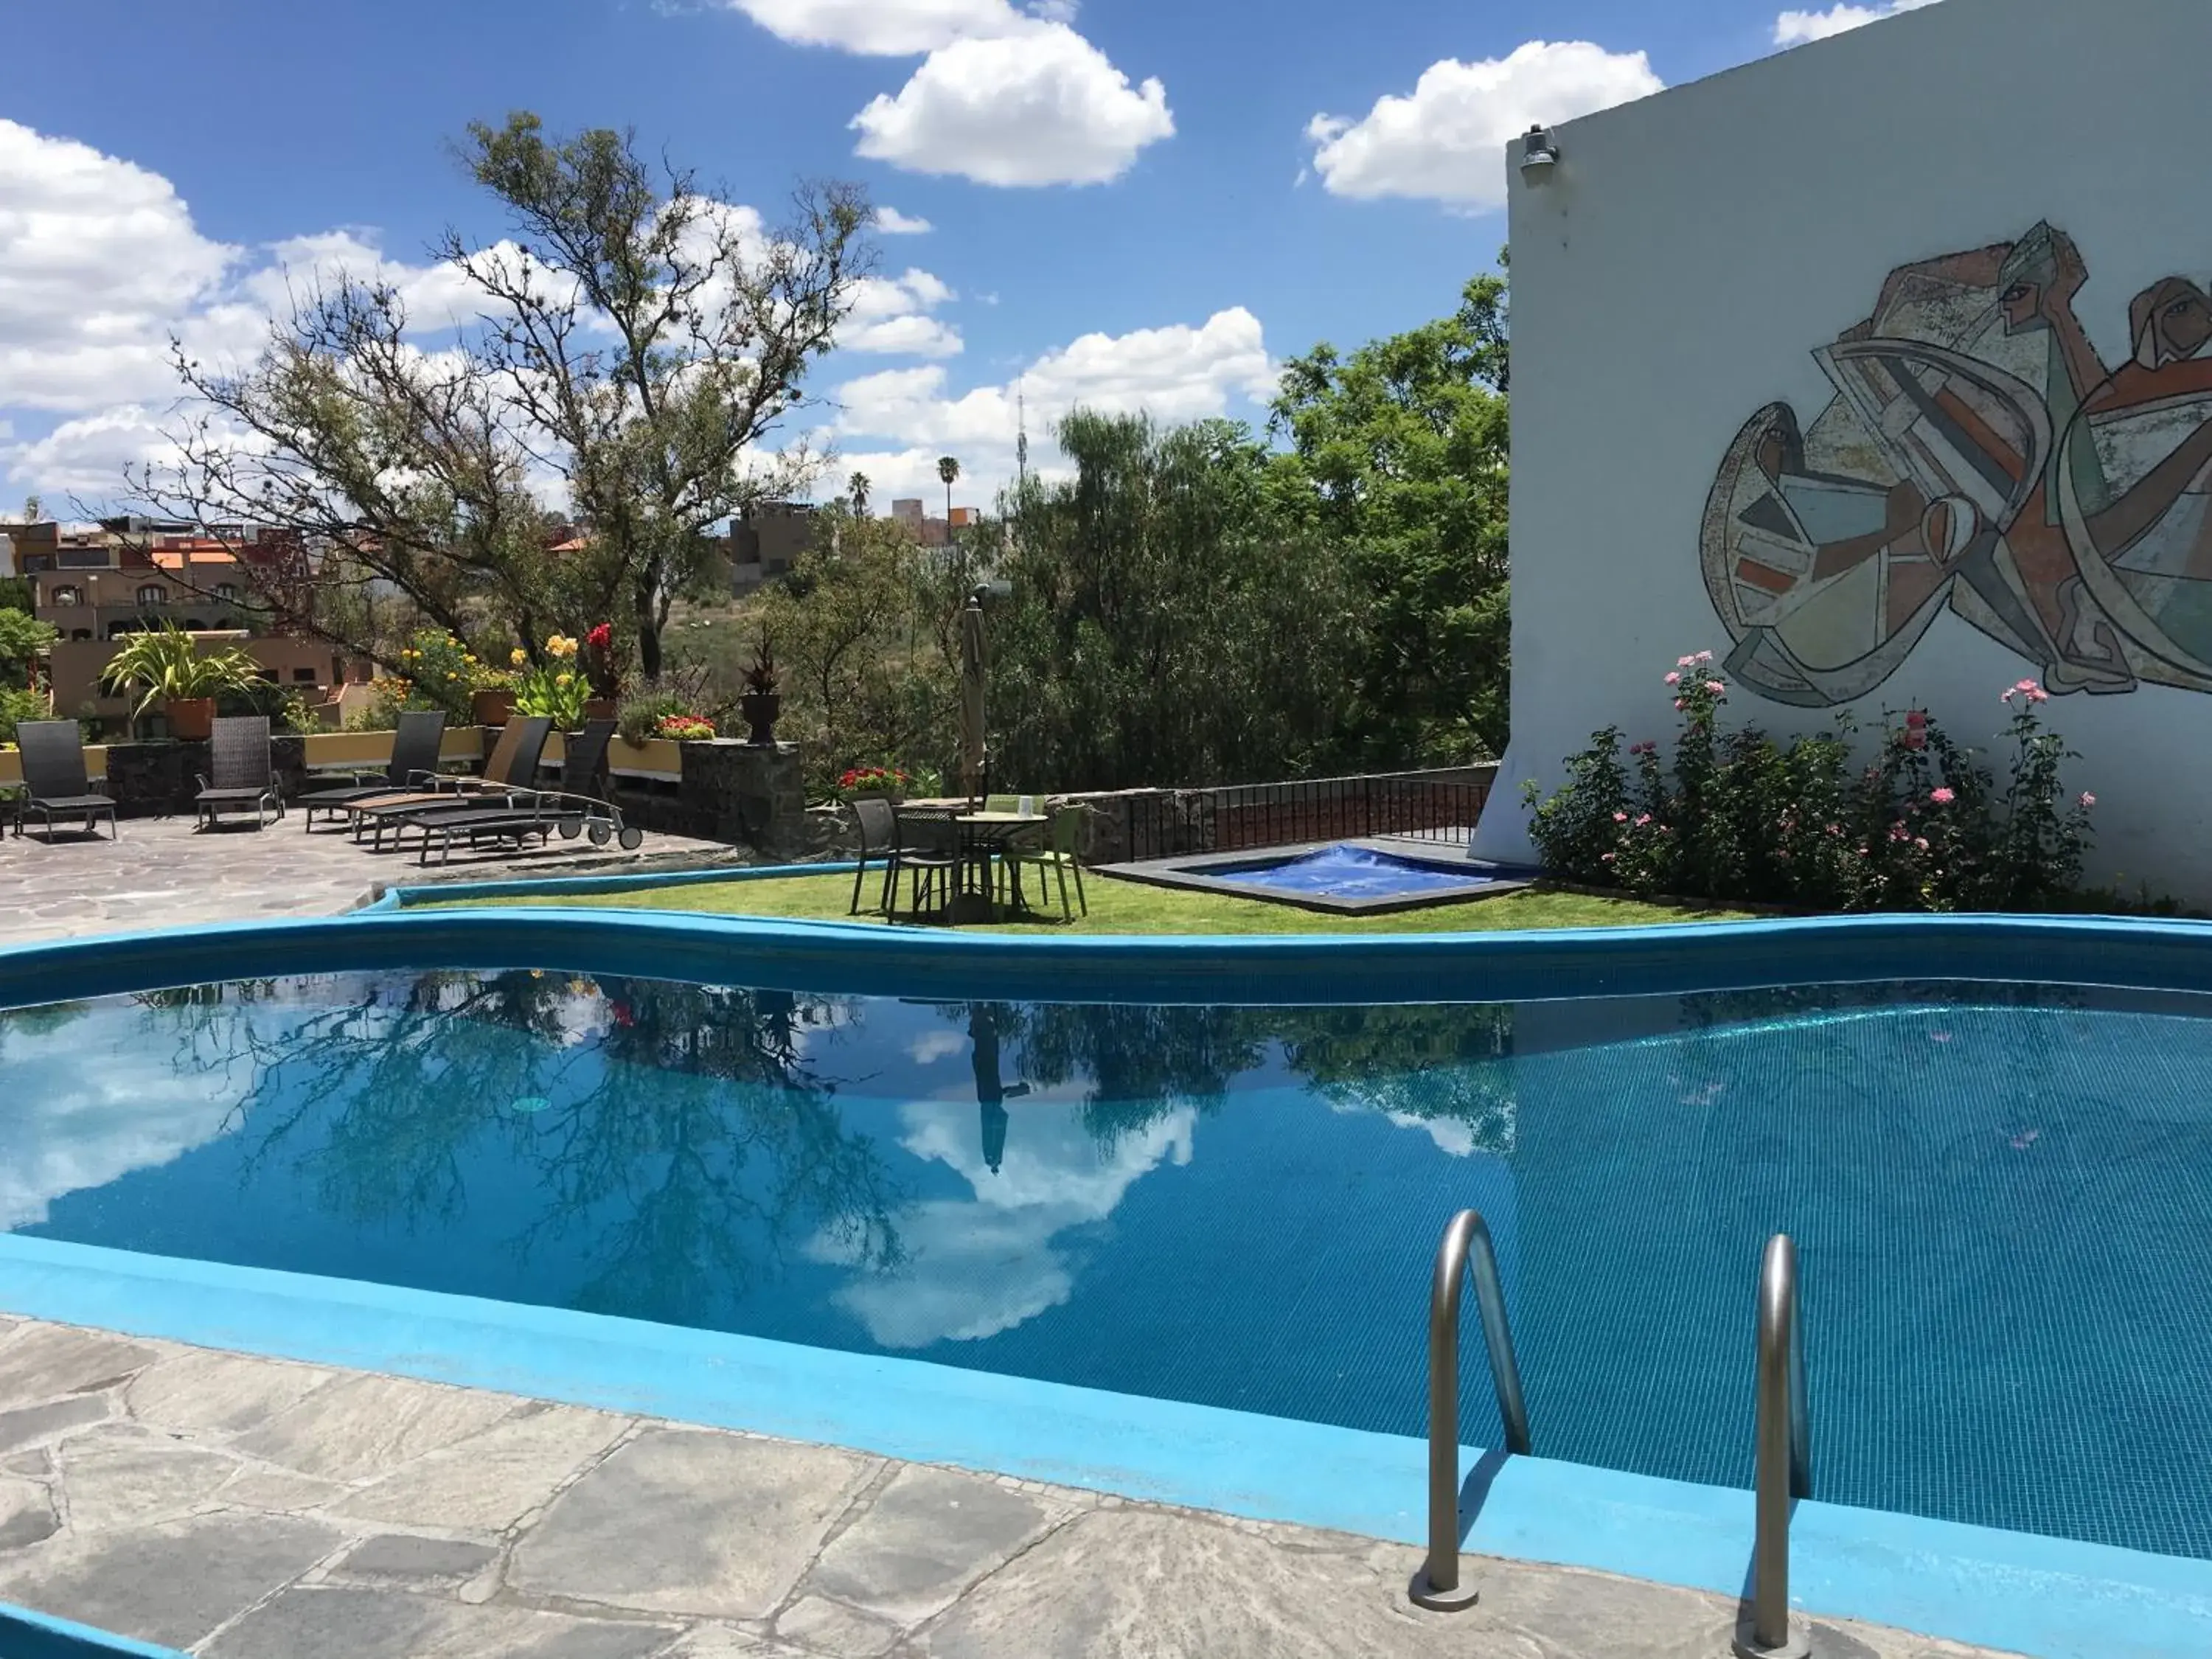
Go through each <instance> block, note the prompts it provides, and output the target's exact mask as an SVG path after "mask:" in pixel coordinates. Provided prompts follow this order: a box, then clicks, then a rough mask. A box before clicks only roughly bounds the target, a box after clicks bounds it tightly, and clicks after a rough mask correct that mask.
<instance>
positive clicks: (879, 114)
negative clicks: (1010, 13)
mask: <svg viewBox="0 0 2212 1659" xmlns="http://www.w3.org/2000/svg"><path fill="white" fill-rule="evenodd" d="M852 125H853V126H854V129H855V130H857V131H859V133H860V142H859V143H858V144H856V145H855V146H854V149H855V150H856V152H857V153H858V154H860V155H863V156H866V157H867V158H868V159H869V160H871V161H889V162H890V163H891V164H892V165H894V166H896V167H904V168H906V169H908V171H909V172H914V173H957V174H958V175H959V176H961V177H963V178H966V179H974V180H975V181H976V182H977V183H979V184H986V185H1087V184H1103V183H1105V182H1106V181H1108V180H1109V179H1116V178H1119V177H1120V176H1121V174H1122V173H1125V172H1127V170H1128V168H1129V167H1130V165H1131V164H1132V163H1133V162H1134V161H1135V160H1136V158H1137V154H1138V152H1139V150H1141V149H1144V147H1145V146H1146V145H1147V144H1150V143H1157V142H1158V140H1160V139H1163V138H1165V137H1170V135H1171V134H1173V132H1174V131H1175V118H1174V116H1173V115H1172V114H1171V113H1170V112H1169V109H1168V102H1167V90H1166V88H1164V87H1163V86H1162V85H1161V84H1160V82H1158V80H1157V79H1152V80H1147V81H1146V82H1143V83H1142V84H1141V85H1139V86H1132V85H1131V84H1130V82H1129V77H1128V76H1127V75H1124V74H1123V73H1122V72H1121V70H1117V69H1115V67H1114V65H1113V64H1111V63H1109V62H1108V61H1107V58H1106V54H1105V53H1103V52H1100V51H1099V50H1098V48H1097V47H1096V46H1092V45H1091V43H1090V42H1089V41H1088V40H1085V39H1084V38H1083V37H1082V36H1081V35H1079V34H1078V33H1076V32H1075V31H1074V30H1073V29H1071V28H1069V27H1067V26H1066V24H1064V23H1045V22H1035V23H1030V24H1029V25H1027V26H1025V27H1022V28H1020V29H1018V30H1017V31H1016V32H1015V33H1012V34H1006V35H1000V36H992V37H986V38H970V39H963V40H956V41H954V42H953V43H952V44H951V45H949V46H944V47H942V48H940V49H939V50H938V51H935V52H932V53H931V54H930V55H929V57H928V58H927V59H926V60H925V61H924V62H923V64H921V67H920V68H919V69H917V70H915V72H914V74H913V76H911V77H910V78H909V79H908V82H907V83H906V85H905V86H903V87H902V88H900V89H899V91H898V93H897V94H896V96H888V95H884V94H878V96H877V97H876V98H875V99H874V100H872V101H871V102H870V103H869V104H868V106H867V107H866V108H865V109H863V110H862V111H861V112H860V113H859V114H858V115H856V116H854V118H853V120H852Z"/></svg>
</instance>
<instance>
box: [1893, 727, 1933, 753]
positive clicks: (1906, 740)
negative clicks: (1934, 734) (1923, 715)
mask: <svg viewBox="0 0 2212 1659" xmlns="http://www.w3.org/2000/svg"><path fill="white" fill-rule="evenodd" d="M1897 746H1898V747H1899V748H1900V749H1910V750H1913V751H1914V752H1916V753H1917V752H1918V751H1919V750H1923V749H1925V748H1926V747H1927V746H1928V734H1927V733H1926V732H1906V733H1905V735H1904V736H1903V737H1901V738H1899V739H1898V740H1897Z"/></svg>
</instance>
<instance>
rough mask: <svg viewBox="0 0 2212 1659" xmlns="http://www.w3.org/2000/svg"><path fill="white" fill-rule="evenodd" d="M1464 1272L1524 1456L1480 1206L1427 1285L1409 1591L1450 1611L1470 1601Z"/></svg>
mask: <svg viewBox="0 0 2212 1659" xmlns="http://www.w3.org/2000/svg"><path fill="white" fill-rule="evenodd" d="M1470 1273H1472V1274H1473V1277H1474V1299H1475V1305H1476V1307H1477V1308H1478V1309H1479V1310H1480V1312H1481V1315H1482V1336H1483V1342H1484V1345H1485V1346H1486V1347H1487V1348H1488V1349H1489V1352H1490V1378H1491V1382H1492V1383H1493V1384H1494V1385H1495V1386H1496V1388H1497V1389H1498V1419H1499V1420H1500V1421H1501V1422H1503V1423H1504V1425H1505V1449H1506V1450H1508V1451H1509V1452H1518V1453H1520V1454H1522V1455H1524V1456H1525V1455H1528V1405H1527V1403H1526V1402H1525V1401H1523V1400H1522V1395H1521V1367H1520V1364H1519V1362H1518V1361H1517V1360H1516V1358H1515V1357H1514V1353H1513V1330H1512V1327H1511V1326H1510V1325H1509V1324H1508V1323H1507V1322H1506V1318H1505V1287H1504V1283H1503V1282H1502V1281H1501V1280H1500V1279H1499V1278H1498V1252H1497V1250H1496V1249H1495V1248H1494V1247H1493V1246H1492V1243H1491V1242H1490V1228H1489V1226H1488V1225H1487V1224H1486V1223H1485V1222H1484V1220H1483V1218H1482V1214H1481V1212H1480V1211H1478V1210H1462V1211H1461V1212H1459V1213H1458V1214H1457V1215H1455V1216H1454V1217H1453V1218H1451V1220H1450V1222H1449V1224H1448V1225H1446V1226H1445V1228H1444V1236H1443V1240H1442V1242H1441V1243H1438V1244H1437V1272H1436V1279H1435V1281H1434V1283H1433V1284H1432V1285H1431V1287H1430V1290H1429V1554H1428V1560H1427V1562H1426V1563H1425V1565H1423V1567H1422V1569H1421V1573H1420V1576H1419V1577H1418V1578H1416V1579H1415V1580H1414V1582H1413V1589H1412V1591H1411V1592H1410V1594H1411V1596H1412V1599H1413V1601H1414V1603H1415V1604H1416V1605H1417V1606H1419V1607H1431V1608H1434V1609H1436V1610H1437V1611H1438V1612H1441V1613H1455V1612H1458V1611H1460V1610H1461V1609H1462V1608H1466V1607H1473V1606H1474V1603H1475V1599H1476V1596H1475V1592H1474V1590H1472V1589H1462V1588H1461V1585H1460V1582H1459V1481H1460V1475H1459V1323H1460V1291H1461V1286H1462V1285H1464V1284H1465V1282H1466V1280H1467V1279H1468V1276H1469V1274H1470Z"/></svg>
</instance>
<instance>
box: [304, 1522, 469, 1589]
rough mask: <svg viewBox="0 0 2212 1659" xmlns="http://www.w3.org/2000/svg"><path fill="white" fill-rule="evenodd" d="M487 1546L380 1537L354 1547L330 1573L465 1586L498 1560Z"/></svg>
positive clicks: (458, 1540) (399, 1535)
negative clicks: (462, 1584) (464, 1584)
mask: <svg viewBox="0 0 2212 1659" xmlns="http://www.w3.org/2000/svg"><path fill="white" fill-rule="evenodd" d="M498 1554H499V1552H498V1550H496V1549H495V1548H494V1547H492V1546H491V1545H489V1544H478V1543H473V1542H471V1541H469V1540H467V1539H463V1538H416V1537H412V1536H410V1535H409V1534H405V1533H383V1534H379V1535H378V1536H376V1537H374V1538H371V1539H368V1540H367V1541H364V1542H362V1544H360V1545H358V1546H357V1547H355V1548H354V1549H353V1550H351V1551H349V1553H347V1555H346V1557H345V1559H343V1560H342V1561H340V1562H339V1563H338V1564H337V1566H335V1567H333V1568H332V1569H331V1571H332V1573H333V1574H336V1575H339V1576H342V1577H347V1578H381V1579H389V1580H392V1581H393V1582H395V1583H409V1584H418V1585H420V1584H435V1583H443V1584H446V1585H448V1586H451V1585H458V1584H461V1583H466V1582H467V1581H468V1580H469V1579H471V1578H473V1577H476V1576H477V1573H479V1572H481V1571H483V1570H484V1568H486V1567H487V1566H489V1565H491V1563H492V1562H493V1560H494V1559H496V1558H497V1557H498Z"/></svg>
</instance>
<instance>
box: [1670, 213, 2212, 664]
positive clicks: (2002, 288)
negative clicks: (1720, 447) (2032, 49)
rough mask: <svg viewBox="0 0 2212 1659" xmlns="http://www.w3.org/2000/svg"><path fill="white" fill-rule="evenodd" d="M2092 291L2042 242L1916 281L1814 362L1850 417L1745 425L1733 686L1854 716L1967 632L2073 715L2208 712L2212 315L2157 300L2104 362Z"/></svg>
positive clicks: (2067, 256) (1740, 454)
mask: <svg viewBox="0 0 2212 1659" xmlns="http://www.w3.org/2000/svg"><path fill="white" fill-rule="evenodd" d="M2087 275H2088V271H2087V265H2086V264H2085V263H2084V262H2083V259H2082V258H2081V253H2080V252H2078V251H2077V250H2076V249H2075V246H2074V244H2073V242H2072V241H2071V240H2069V238H2068V237H2067V236H2066V234H2064V233H2063V231H2058V230H2055V229H2053V228H2051V226H2049V225H2038V226H2036V227H2035V228H2033V229H2032V230H2030V231H2029V232H2028V233H2027V234H2026V235H2024V236H2023V237H2021V239H2020V240H2018V241H2016V242H2007V243H2001V244H1999V245H1997V246H1994V247H1985V248H1980V249H1977V250H1975V251H1973V252H1966V253H1954V254H1950V255H1948V256H1946V257H1944V258H1939V259H1932V260H1929V261H1928V262H1926V263H1925V264H1913V265H1906V266H1904V267H1902V268H1900V269H1899V270H1894V271H1893V272H1891V273H1890V276H1889V278H1888V280H1887V282H1886V283H1884V284H1883V286H1882V290H1881V297H1880V298H1879V300H1878V301H1876V302H1875V308H1874V313H1873V314H1872V315H1871V316H1870V317H1869V318H1868V319H1867V320H1866V321H1864V322H1863V323H1861V324H1859V325H1857V326H1856V327H1854V328H1851V329H1850V330H1848V331H1845V332H1844V334H1843V335H1842V336H1840V337H1838V339H1837V341H1836V343H1834V344H1833V345H1830V346H1825V347H1822V348H1821V349H1819V350H1817V351H1815V352H1814V357H1815V359H1816V360H1817V361H1818V362H1819V363H1820V367H1821V368H1822V370H1823V371H1824V372H1825V373H1826V376H1827V378H1828V381H1829V384H1830V385H1831V386H1832V387H1833V388H1834V395H1833V397H1832V398H1831V399H1830V400H1829V402H1828V403H1827V404H1826V406H1825V407H1823V408H1822V409H1821V410H1820V413H1819V414H1818V415H1817V416H1814V419H1813V421H1812V422H1811V423H1810V424H1808V425H1802V426H1801V425H1800V423H1799V422H1798V419H1797V415H1796V411H1795V410H1793V409H1792V408H1791V407H1790V405H1789V404H1784V403H1777V404H1768V405H1767V406H1766V407H1765V409H1762V410H1759V412H1758V413H1757V414H1756V415H1754V416H1752V418H1751V420H1750V421H1749V422H1748V423H1747V424H1746V425H1745V427H1744V428H1743V429H1742V430H1741V432H1740V433H1738V434H1737V435H1736V438H1735V442H1734V443H1732V444H1730V445H1729V451H1728V455H1727V458H1726V459H1725V460H1723V463H1722V465H1721V469H1720V474H1719V477H1717V480H1716V481H1715V483H1714V485H1713V489H1712V494H1711V496H1710V498H1709V499H1708V501H1707V502H1706V507H1705V523H1704V527H1703V534H1702V538H1701V539H1702V547H1701V555H1702V559H1703V562H1704V568H1705V586H1706V589H1707V591H1708V592H1710V593H1711V596H1712V601H1713V605H1714V606H1715V608H1716V609H1717V610H1718V611H1719V612H1720V616H1721V619H1722V621H1723V623H1726V625H1727V627H1728V630H1729V635H1730V636H1731V637H1732V638H1733V639H1734V641H1735V648H1734V650H1733V651H1732V652H1731V653H1730V654H1729V660H1728V666H1729V671H1730V677H1731V678H1733V679H1734V680H1735V681H1736V682H1737V683H1738V684H1743V685H1747V686H1749V687H1751V688H1752V689H1753V690H1757V691H1759V692H1760V693H1761V694H1763V695H1764V696H1767V697H1770V698H1772V699H1774V700H1776V701H1778V702H1787V703H1796V704H1800V705H1803V706H1808V707H1815V708H1819V707H1827V706H1831V705H1833V704H1836V703H1842V702H1850V701H1851V700H1852V699H1854V698H1857V697H1861V696H1865V695H1866V694H1868V693H1869V692H1870V691H1872V690H1875V688H1876V687H1878V686H1880V685H1881V684H1882V683H1883V681H1885V680H1886V679H1887V678H1889V676H1890V675H1891V674H1893V672H1895V671H1896V670H1897V668H1898V666H1899V664H1901V663H1902V662H1904V660H1905V658H1906V657H1908V656H1910V655H1911V653H1912V650H1913V647H1915V646H1916V645H1917V644H1918V643H1919V641H1920V639H1921V637H1922V635H1924V634H1925V633H1926V632H1927V631H1928V629H1929V625H1930V624H1931V623H1934V621H1935V620H1936V617H1937V615H1938V614H1939V613H1941V612H1942V611H1945V610H1947V609H1948V610H1949V611H1953V612H1954V613H1956V614H1957V615H1958V616H1960V617H1962V618H1964V619H1965V620H1966V622H1968V623H1972V625H1973V626H1974V627H1976V628H1978V629H1980V630H1981V631H1982V632H1983V633H1984V634H1986V635H1989V636H1990V638H1991V639H1994V640H1996V641H1999V642H2000V643H2002V644H2003V645H2004V646H2006V647H2008V648H2009V649H2011V650H2012V651H2014V652H2015V653H2018V654H2019V656H2020V657H2021V659H2023V660H2024V661H2026V662H2027V664H2029V665H2031V666H2032V667H2033V668H2034V669H2035V670H2036V671H2037V673H2038V677H2039V678H2040V679H2041V680H2042V681H2043V683H2044V684H2045V685H2046V686H2047V687H2049V689H2050V690H2051V691H2052V692H2054V693H2061V692H2069V691H2088V692H2120V691H2132V690H2135V689H2136V686H2137V685H2139V684H2143V683H2145V682H2149V683H2153V684H2161V685H2173V686H2182V687H2186V688H2188V689H2190V690H2198V691H2212V355H2207V354H2206V348H2207V346H2208V343H2212V299H2208V298H2207V295H2206V293H2205V289H2204V288H2203V286H2201V285H2200V284H2199V283H2197V282H2196V281H2194V280H2192V279H2191V278H2189V277H2185V276H2168V277H2166V278H2165V279H2164V280H2162V281H2160V282H2159V283H2154V284H2153V285H2152V286H2151V287H2149V288H2147V289H2144V290H2143V291H2142V293H2140V294H2138V295H2136V297H2135V298H2134V300H2133V301H2131V302H2130V304H2129V306H2128V313H2127V334H2128V340H2129V343H2130V354H2129V356H2127V358H2126V359H2125V360H2124V362H2119V363H2118V364H2117V365H2108V364H2107V363H2106V362H2104V361H2103V360H2102V359H2101V358H2100V356H2099V354H2098V352H2097V350H2096V349H2095V348H2094V347H2093V345H2092V344H2091V343H2090V340H2089V337H2088V335H2087V332H2086V331H2084V329H2083V327H2082V325H2081V321H2080V320H2079V319H2078V318H2077V317H2076V315H2075V297H2076V295H2079V293H2080V292H2081V288H2082V285H2083V283H2084V282H2085V281H2086V280H2087Z"/></svg>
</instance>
